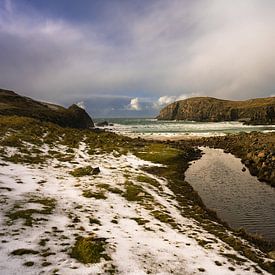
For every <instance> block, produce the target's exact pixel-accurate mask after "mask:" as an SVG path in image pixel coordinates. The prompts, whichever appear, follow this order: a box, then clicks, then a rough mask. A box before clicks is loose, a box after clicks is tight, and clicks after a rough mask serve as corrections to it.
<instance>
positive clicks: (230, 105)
mask: <svg viewBox="0 0 275 275" xmlns="http://www.w3.org/2000/svg"><path fill="white" fill-rule="evenodd" d="M157 119H159V120H192V121H205V122H207V121H213V122H218V121H244V122H246V123H249V124H262V123H263V124H274V123H275V97H268V98H257V99H250V100H245V101H230V100H222V99H217V98H212V97H193V98H188V99H185V100H180V101H176V102H174V103H172V104H169V105H168V106H166V107H165V108H163V109H162V110H161V111H160V114H159V116H157Z"/></svg>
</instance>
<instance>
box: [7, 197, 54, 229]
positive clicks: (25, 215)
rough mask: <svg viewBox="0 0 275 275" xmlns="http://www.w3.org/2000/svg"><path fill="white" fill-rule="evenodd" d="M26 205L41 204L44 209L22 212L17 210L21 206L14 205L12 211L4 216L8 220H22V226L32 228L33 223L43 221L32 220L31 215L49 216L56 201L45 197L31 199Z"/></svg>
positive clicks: (24, 210)
mask: <svg viewBox="0 0 275 275" xmlns="http://www.w3.org/2000/svg"><path fill="white" fill-rule="evenodd" d="M27 203H37V204H42V205H43V206H44V207H43V209H33V208H31V209H22V210H17V209H18V208H19V209H20V208H21V206H20V205H18V204H15V205H14V207H13V209H12V210H11V211H10V212H8V213H7V214H6V216H7V217H9V218H10V220H12V221H14V220H17V219H23V220H25V222H24V224H25V225H26V226H32V225H33V222H34V221H39V220H45V219H44V218H41V219H38V218H36V219H35V218H34V217H33V214H42V215H49V214H52V212H53V210H54V208H55V205H56V201H55V199H52V198H47V197H35V196H34V197H31V198H30V199H29V200H28V201H27Z"/></svg>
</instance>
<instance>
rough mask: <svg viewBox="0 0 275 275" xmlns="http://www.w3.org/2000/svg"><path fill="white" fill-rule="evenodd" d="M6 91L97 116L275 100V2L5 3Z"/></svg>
mask: <svg viewBox="0 0 275 275" xmlns="http://www.w3.org/2000/svg"><path fill="white" fill-rule="evenodd" d="M0 87H1V88H6V89H10V90H14V91H17V92H18V93H19V94H22V95H25V96H29V97H32V98H35V99H37V100H43V101H48V102H54V103H58V104H61V105H64V106H69V105H70V104H73V103H77V104H78V105H79V106H82V107H83V108H85V109H86V110H87V111H88V113H90V114H91V115H92V116H93V117H152V116H155V115H157V114H158V112H159V110H160V108H162V107H164V106H166V105H167V104H169V103H171V102H173V101H175V100H180V99H185V98H188V97H193V96H212V97H217V98H223V99H232V100H234V99H236V100H238V99H248V98H256V97H267V96H271V95H275V1H274V0H239V1H228V0H77V1H75V0H47V1H45V0H0Z"/></svg>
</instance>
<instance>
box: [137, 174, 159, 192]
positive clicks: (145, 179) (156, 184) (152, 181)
mask: <svg viewBox="0 0 275 275" xmlns="http://www.w3.org/2000/svg"><path fill="white" fill-rule="evenodd" d="M137 181H139V182H146V183H149V184H151V185H153V186H154V187H156V188H158V189H159V190H161V191H163V188H162V186H161V184H160V183H159V182H158V181H157V180H156V179H153V178H151V177H148V176H145V175H139V176H137Z"/></svg>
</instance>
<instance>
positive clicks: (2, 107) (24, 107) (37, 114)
mask: <svg viewBox="0 0 275 275" xmlns="http://www.w3.org/2000/svg"><path fill="white" fill-rule="evenodd" d="M0 115H9V116H10V115H17V116H25V117H31V118H35V119H39V120H41V121H47V122H52V123H55V124H58V125H60V126H62V127H72V128H82V129H85V128H90V127H94V123H93V121H92V119H91V118H90V116H89V115H88V114H87V113H86V111H85V110H83V109H81V108H79V107H78V106H77V105H75V104H73V105H72V106H70V107H69V108H68V109H66V108H64V107H62V106H59V105H54V104H49V103H44V102H39V101H36V100H33V99H31V98H28V97H24V96H20V95H18V94H16V93H15V92H13V91H9V90H4V89H0Z"/></svg>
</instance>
